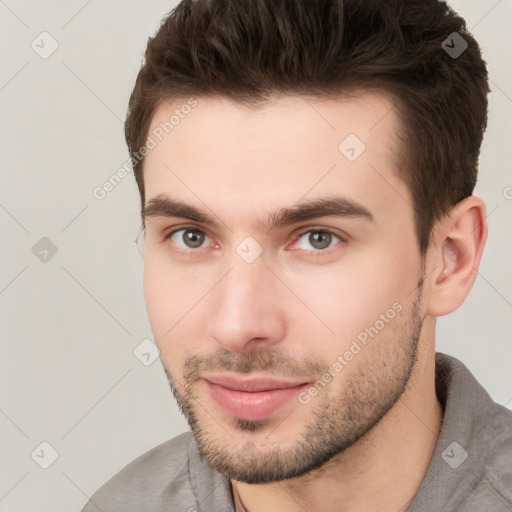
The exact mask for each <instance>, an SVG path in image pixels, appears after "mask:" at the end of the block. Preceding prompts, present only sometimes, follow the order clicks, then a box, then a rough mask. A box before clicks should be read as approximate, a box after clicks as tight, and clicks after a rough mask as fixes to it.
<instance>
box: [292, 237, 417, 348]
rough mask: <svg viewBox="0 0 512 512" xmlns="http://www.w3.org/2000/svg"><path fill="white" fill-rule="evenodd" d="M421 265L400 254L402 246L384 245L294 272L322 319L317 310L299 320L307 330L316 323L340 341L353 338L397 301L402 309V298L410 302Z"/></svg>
mask: <svg viewBox="0 0 512 512" xmlns="http://www.w3.org/2000/svg"><path fill="white" fill-rule="evenodd" d="M418 270H419V262H417V261H416V259H415V258H414V257H412V256H411V255H409V256H408V257H405V256H404V255H402V256H400V251H399V250H395V249H392V250H390V249H389V247H388V248H387V249H386V250H385V249H384V248H382V247H381V248H380V249H379V248H377V249H375V250H374V251H365V253H364V254H363V253H362V252H361V253H360V254H354V257H350V258H347V259H345V260H344V261H343V265H340V266H332V267H330V268H329V269H327V268H325V269H324V270H322V271H321V272H317V273H315V275H312V274H309V275H306V274H302V275H294V276H293V277H292V276H290V281H289V282H290V283H294V285H293V286H292V288H293V289H294V291H296V293H297V295H298V296H299V297H300V298H301V299H302V301H303V302H304V303H305V304H306V305H307V306H308V308H309V309H310V311H312V313H314V315H315V316H316V317H317V318H318V321H317V320H315V319H314V318H313V316H312V315H306V316H303V315H301V317H299V318H302V320H299V322H305V324H303V328H304V329H306V330H307V329H311V327H312V325H313V322H314V325H317V326H318V329H320V330H321V332H324V333H326V334H327V336H329V334H331V335H333V332H332V331H334V333H335V336H336V339H335V340H334V338H333V343H334V344H336V345H339V343H345V342H346V343H350V340H351V339H352V338H353V337H354V336H356V335H357V334H358V333H360V332H361V331H363V330H364V329H365V328H367V327H369V326H371V325H374V323H375V322H376V321H377V320H378V319H379V318H380V315H381V314H385V313H386V311H388V310H390V308H393V305H395V308H396V307H399V306H398V305H397V303H398V304H401V305H402V306H403V305H405V304H406V303H408V301H409V300H410V297H411V295H410V293H411V291H412V290H413V289H414V287H415V285H416V283H417V272H418ZM299 306H300V307H302V308H303V307H304V306H303V305H298V306H297V307H299ZM320 320H321V321H320ZM327 327H328V328H327ZM304 332H305V331H304ZM319 332H320V331H319ZM336 348H337V349H341V348H343V347H339V346H337V347H336Z"/></svg>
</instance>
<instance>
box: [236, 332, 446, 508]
mask: <svg viewBox="0 0 512 512" xmlns="http://www.w3.org/2000/svg"><path fill="white" fill-rule="evenodd" d="M425 345H427V346H428V347H429V348H428V349H427V350H425ZM419 350H420V352H419V353H418V363H419V362H420V361H421V365H420V364H417V365H416V368H415V372H414V373H413V375H412V376H411V379H410V381H409V385H408V386H407V389H406V391H405V392H404V394H403V395H402V396H401V397H400V399H399V400H398V401H397V402H396V403H395V405H394V406H393V407H392V408H391V409H390V410H389V411H388V413H387V414H386V415H385V416H384V417H383V418H382V419H381V421H380V422H379V423H377V424H376V425H375V426H374V427H373V428H372V429H371V430H370V431H369V432H368V433H367V434H366V435H365V436H363V437H362V438H361V439H359V440H358V441H357V442H356V443H354V444H353V445H352V446H350V447H349V448H347V449H346V450H345V451H344V452H342V453H340V454H338V455H336V456H335V457H334V458H332V459H331V460H330V461H328V462H327V463H326V464H324V465H323V466H322V467H320V468H318V469H316V470H314V471H312V472H310V473H308V474H306V475H303V476H301V477H298V478H292V479H288V480H283V481H280V482H271V483H269V484H257V485H251V484H246V483H242V482H237V481H235V480H232V481H231V484H232V487H233V494H234V496H235V505H236V507H237V508H236V510H237V512H245V510H246V511H247V512H282V511H283V510H287V511H289V512H303V511H304V510H330V511H333V512H363V511H364V512H369V511H372V512H373V511H391V510H393V511H396V510H407V508H408V506H409V505H410V503H411V502H412V500H413V499H414V496H415V495H416V493H417V491H418V488H419V486H420V484H421V482H422V480H423V478H424V476H425V473H426V471H427V468H428V466H429V463H430V461H431V459H432V455H433V452H434V449H435V446H436V443H437V439H438V437H439V432H440V430H441V425H442V416H443V410H442V407H441V405H440V403H439V402H438V400H437V396H436V391H435V348H434V342H433V340H432V341H431V343H428V344H423V348H420V349H419ZM421 352H423V353H421ZM237 494H238V496H237ZM242 504H243V505H242Z"/></svg>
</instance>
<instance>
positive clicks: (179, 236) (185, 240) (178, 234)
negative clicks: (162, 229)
mask: <svg viewBox="0 0 512 512" xmlns="http://www.w3.org/2000/svg"><path fill="white" fill-rule="evenodd" d="M165 239H166V240H167V239H170V240H171V241H172V243H173V244H174V245H176V246H177V247H178V248H179V249H183V250H188V249H198V248H201V246H202V245H203V244H204V242H205V240H208V239H209V238H208V236H207V235H206V233H205V232H204V231H201V230H200V229H197V228H181V229H176V230H174V231H171V232H170V233H169V234H168V235H167V236H166V237H165Z"/></svg>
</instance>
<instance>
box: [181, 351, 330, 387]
mask: <svg viewBox="0 0 512 512" xmlns="http://www.w3.org/2000/svg"><path fill="white" fill-rule="evenodd" d="M327 368H329V365H328V364H326V363H325V361H323V360H321V359H320V358H319V357H318V356H314V355H313V356H310V357H307V358H306V359H303V360H297V359H296V356H291V354H289V353H286V352H283V351H282V350H281V351H277V350H264V351H263V350H253V351H248V352H244V353H243V354H235V353H233V352H230V351H229V350H227V349H225V348H220V349H219V350H217V351H216V352H214V353H212V354H209V355H201V354H194V355H193V356H189V357H187V358H186V359H185V364H184V372H183V379H184V381H185V382H186V383H188V384H190V383H192V382H194V381H195V380H198V379H200V378H201V375H202V374H204V373H206V372H215V371H222V370H223V371H229V372H235V373H252V372H262V373H267V374H269V375H274V376H279V377H297V378H310V377H311V376H312V375H321V374H322V373H324V372H325V370H326V369H327Z"/></svg>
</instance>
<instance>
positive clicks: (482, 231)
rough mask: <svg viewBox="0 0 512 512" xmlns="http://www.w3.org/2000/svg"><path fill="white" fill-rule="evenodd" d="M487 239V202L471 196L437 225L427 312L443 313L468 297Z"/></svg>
mask: <svg viewBox="0 0 512 512" xmlns="http://www.w3.org/2000/svg"><path fill="white" fill-rule="evenodd" d="M486 240H487V218H486V213H485V203H484V202H483V201H482V199H480V198H479V197H476V196H470V197H468V198H466V199H464V200H463V201H461V202H460V203H458V204H457V205H455V206H454V207H453V209H452V210H451V211H450V213H449V214H448V215H447V216H445V217H443V218H442V219H441V220H440V221H439V222H438V224H437V226H436V229H435V231H434V234H433V240H432V244H431V245H432V247H431V249H430V250H429V252H430V255H429V256H430V258H429V259H430V265H429V266H428V268H433V269H434V270H433V271H432V272H431V274H430V278H429V279H430V289H429V294H428V297H427V298H426V306H427V310H426V313H427V314H428V315H431V316H443V315H447V314H449V313H452V312H453V311H455V310H456V309H457V308H458V307H459V306H460V305H461V304H462V303H463V302H464V300H465V299H466V297H467V295H468V294H469V291H470V290H471V288H472V286H473V283H474V282H475V278H476V275H477V272H478V267H479V265H480V260H481V258H482V253H483V250H484V246H485V242H486Z"/></svg>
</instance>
